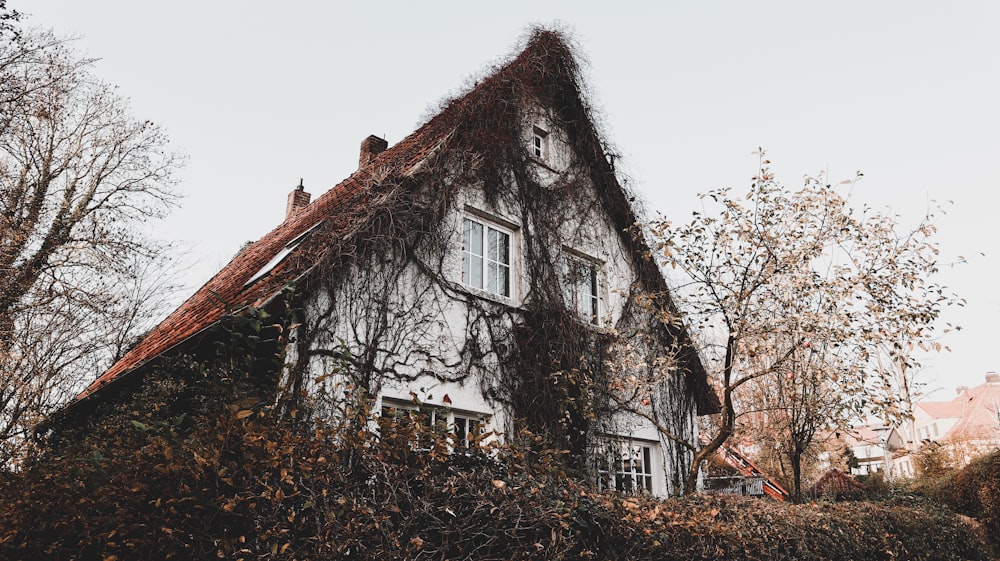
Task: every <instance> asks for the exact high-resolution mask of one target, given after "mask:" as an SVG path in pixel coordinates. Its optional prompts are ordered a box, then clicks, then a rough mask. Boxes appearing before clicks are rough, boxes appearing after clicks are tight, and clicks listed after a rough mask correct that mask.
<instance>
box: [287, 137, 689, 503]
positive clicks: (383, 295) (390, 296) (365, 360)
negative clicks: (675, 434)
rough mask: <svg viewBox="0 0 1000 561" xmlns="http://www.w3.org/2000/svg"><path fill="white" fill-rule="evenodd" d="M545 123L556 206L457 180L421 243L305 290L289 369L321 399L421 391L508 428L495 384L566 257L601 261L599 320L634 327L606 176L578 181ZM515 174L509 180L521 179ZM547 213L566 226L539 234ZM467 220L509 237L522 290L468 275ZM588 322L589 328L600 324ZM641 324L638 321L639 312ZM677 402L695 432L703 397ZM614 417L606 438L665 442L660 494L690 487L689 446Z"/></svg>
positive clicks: (424, 398)
mask: <svg viewBox="0 0 1000 561" xmlns="http://www.w3.org/2000/svg"><path fill="white" fill-rule="evenodd" d="M546 129H547V130H548V132H549V134H550V139H549V140H550V141H551V145H550V147H551V150H552V152H551V154H550V158H549V159H548V160H547V162H546V164H545V165H543V164H540V163H535V164H532V166H533V169H534V171H535V172H536V173H537V178H538V182H539V183H540V184H541V185H542V186H543V187H544V188H545V189H546V190H547V193H546V194H543V195H542V196H543V197H546V198H547V199H548V200H547V201H546V202H545V204H540V205H532V206H533V208H531V209H526V208H522V206H521V205H520V204H519V203H518V202H517V201H518V200H519V199H518V198H517V197H505V196H501V197H492V199H493V200H492V201H488V200H487V196H486V194H485V193H484V191H483V190H482V189H481V188H480V187H479V186H477V185H461V186H457V187H456V188H455V191H454V195H453V200H452V202H451V203H450V204H449V205H448V209H447V212H446V213H445V214H444V216H443V218H442V219H441V220H440V221H439V222H438V224H437V226H436V229H435V231H433V232H432V233H431V234H430V235H428V236H425V238H424V240H423V241H422V242H421V244H420V246H419V248H418V249H417V250H416V251H410V250H405V249H402V248H396V249H395V250H390V251H387V252H385V253H382V254H377V255H370V256H368V257H365V258H363V259H360V260H359V261H357V262H356V264H355V265H354V266H352V267H349V268H347V270H346V271H341V272H339V273H338V274H337V275H336V278H330V279H327V282H321V283H318V284H316V285H313V286H314V288H312V289H310V292H309V293H308V294H307V295H306V297H305V302H304V307H303V308H304V310H305V313H304V318H303V321H302V324H303V327H302V328H300V329H299V334H298V337H299V339H300V346H299V347H298V350H293V351H292V352H290V355H289V364H290V365H291V368H292V369H294V368H295V365H297V366H298V368H299V370H300V372H301V373H302V375H303V378H304V379H305V380H306V381H307V382H308V387H309V392H310V394H311V395H312V396H314V397H318V398H321V399H322V400H323V401H324V402H325V403H327V404H328V405H329V404H336V403H337V401H339V400H340V399H342V398H343V397H344V392H345V391H346V390H348V389H349V388H356V387H359V386H361V387H364V388H365V389H366V391H367V392H368V394H369V395H370V397H371V398H372V399H373V400H374V404H375V405H374V408H375V410H376V411H377V410H379V409H380V406H381V404H382V403H383V402H384V403H392V404H399V403H412V402H414V401H415V400H418V401H420V402H421V403H424V404H427V405H434V406H440V407H448V408H452V409H454V410H456V411H460V412H462V413H463V414H482V415H488V416H490V418H491V419H492V423H491V426H490V427H489V428H491V429H492V430H495V431H497V432H498V433H501V434H502V433H508V434H509V433H510V431H511V430H513V426H514V423H513V419H512V418H511V412H510V411H509V408H507V407H505V406H504V404H503V403H502V401H503V400H502V399H496V398H495V395H494V390H495V389H496V387H497V386H498V385H502V384H503V382H504V377H505V376H510V375H511V372H509V369H507V368H505V363H504V361H505V360H506V357H507V356H509V355H510V354H511V353H512V352H516V349H513V348H512V347H513V346H514V345H515V340H514V339H515V338H514V332H515V330H516V329H517V326H518V325H520V324H522V323H523V322H524V321H525V312H526V311H527V310H530V309H531V308H532V307H533V306H535V305H536V304H537V303H538V302H540V301H543V300H545V298H546V295H545V291H546V290H549V291H551V288H552V287H551V286H541V285H540V282H539V279H537V278H533V276H544V275H546V274H554V275H556V276H561V275H563V273H564V272H565V265H564V260H565V259H566V256H567V255H572V256H573V258H582V259H584V260H587V261H590V262H593V263H594V264H596V265H598V267H599V270H600V277H599V278H600V289H599V296H600V311H601V313H600V315H601V318H600V327H598V328H596V329H597V330H599V331H600V330H603V331H611V330H613V329H615V328H616V327H618V326H619V325H620V324H621V323H622V319H623V315H624V314H625V312H626V305H627V303H628V300H629V296H630V295H631V294H632V292H633V290H636V288H637V287H636V283H637V273H636V269H635V267H634V266H633V263H632V261H631V258H630V255H629V252H628V249H627V248H626V247H625V245H624V243H623V239H622V234H621V233H619V232H618V231H617V229H616V228H615V226H614V224H613V221H612V220H611V218H610V217H609V216H608V214H607V213H606V212H605V211H604V209H603V207H602V206H601V203H600V198H599V197H598V196H597V193H596V190H595V187H594V185H593V184H592V183H591V182H590V181H589V180H587V179H580V178H577V177H572V172H571V171H570V168H571V166H570V165H569V164H570V162H571V161H572V160H573V155H572V154H569V153H568V150H569V148H568V144H567V143H566V142H565V140H564V138H563V137H562V133H561V131H560V130H559V129H558V127H555V126H554V125H552V124H551V123H550V122H547V123H546ZM528 130H529V131H530V129H528ZM511 183H512V184H511V185H509V186H508V188H509V189H512V190H513V189H516V188H517V185H516V184H513V181H511ZM447 187H449V186H444V185H433V184H426V183H425V184H421V185H420V186H419V187H418V189H420V190H422V191H424V192H425V193H435V192H437V191H440V192H442V193H443V192H445V191H446V190H447ZM442 196H444V195H442ZM536 206H537V208H535V207H536ZM540 212H542V213H544V214H545V216H544V220H545V221H546V223H547V224H552V225H555V228H554V230H551V231H546V232H542V231H538V227H536V225H537V224H540V222H539V218H538V216H537V214H538V213H540ZM466 217H469V218H472V219H474V220H477V221H480V222H482V223H484V224H493V225H496V226H497V227H499V228H501V229H503V230H505V231H508V232H510V233H511V245H512V254H511V255H512V260H511V267H512V294H511V296H510V298H503V297H498V296H495V295H491V294H489V293H488V292H486V291H484V290H477V289H474V288H471V287H468V286H466V285H465V284H463V281H462V276H461V272H462V232H463V229H462V228H463V219H464V218H466ZM528 246H531V248H530V250H529V247H528ZM529 255H530V256H531V257H529ZM584 323H585V322H583V323H581V327H580V328H581V329H591V328H589V327H584ZM629 323H631V324H635V323H636V320H635V318H630V321H629ZM639 323H641V321H640V322H639ZM341 344H343V347H344V348H346V350H347V351H349V355H347V356H348V357H349V358H347V361H348V362H350V363H351V364H352V368H353V371H354V372H356V371H357V370H358V369H359V368H363V369H367V370H366V373H365V374H364V375H363V376H361V377H360V379H355V378H352V375H350V374H348V375H345V373H346V372H350V371H351V370H344V369H343V368H342V367H343V365H344V360H345V359H344V355H340V356H337V353H336V352H333V351H335V350H336V349H337V347H339V346H340V345H341ZM317 380H318V382H317ZM687 391H688V390H687V388H686V386H685V385H684V384H683V383H679V382H675V383H674V384H673V385H672V386H671V387H665V388H664V389H663V392H664V393H668V394H677V393H680V394H684V393H685V392H687ZM675 401H676V403H675V404H674V405H672V406H674V407H679V408H681V409H682V410H679V411H678V412H677V416H678V418H679V419H680V421H679V424H680V425H681V426H682V428H681V432H683V433H685V434H684V436H686V437H687V438H689V439H690V440H691V441H693V440H694V437H695V432H694V431H695V425H696V417H695V413H694V406H693V401H692V400H690V399H681V400H676V399H675ZM333 408H334V409H335V408H336V405H334V406H333ZM603 421H604V422H603V424H602V425H601V428H599V429H597V430H595V434H596V433H598V432H613V433H616V434H622V435H627V436H630V437H632V438H635V439H637V442H643V443H646V444H648V445H651V446H656V447H659V448H661V449H662V453H659V454H657V456H656V459H655V461H656V471H657V478H656V482H655V486H654V487H655V488H654V491H655V492H656V493H657V494H661V495H662V494H667V493H668V492H677V491H678V490H679V482H680V481H681V480H682V474H683V470H684V469H686V467H687V466H686V462H685V458H686V456H687V453H686V451H684V450H682V449H678V447H676V445H673V444H671V443H669V441H664V442H663V443H661V442H660V440H661V438H660V436H659V435H658V433H657V432H656V431H655V430H653V429H652V427H651V426H650V425H649V424H648V423H646V422H643V421H641V420H640V419H638V418H636V417H631V416H627V415H617V416H614V418H608V419H604V420H603Z"/></svg>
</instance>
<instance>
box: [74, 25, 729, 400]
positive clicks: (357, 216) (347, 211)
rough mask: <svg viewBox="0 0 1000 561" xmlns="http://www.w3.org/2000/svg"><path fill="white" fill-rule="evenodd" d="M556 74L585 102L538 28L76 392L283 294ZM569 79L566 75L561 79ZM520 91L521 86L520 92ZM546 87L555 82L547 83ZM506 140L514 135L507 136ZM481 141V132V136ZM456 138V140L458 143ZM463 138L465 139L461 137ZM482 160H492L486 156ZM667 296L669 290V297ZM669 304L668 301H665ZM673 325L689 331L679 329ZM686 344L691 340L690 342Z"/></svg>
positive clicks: (645, 271) (702, 395)
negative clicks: (474, 126)
mask: <svg viewBox="0 0 1000 561" xmlns="http://www.w3.org/2000/svg"><path fill="white" fill-rule="evenodd" d="M553 80H555V81H560V80H561V81H562V82H563V84H562V90H560V93H564V92H565V91H569V92H570V96H571V97H573V98H575V99H574V100H573V101H574V102H575V103H576V104H578V105H580V106H584V104H583V101H582V100H581V99H580V96H581V93H580V91H579V84H577V83H576V82H575V80H576V73H575V62H574V61H573V60H572V55H571V54H570V51H569V49H568V47H567V46H566V45H565V43H564V42H563V39H562V37H561V36H560V35H559V34H558V33H555V32H551V31H537V32H535V34H534V35H533V36H532V38H531V39H530V40H529V42H528V43H527V46H526V48H525V49H524V50H523V51H521V53H520V54H518V55H517V57H515V58H514V59H513V60H511V61H510V62H508V63H507V64H505V65H503V66H500V67H498V68H496V69H495V71H494V72H493V73H492V74H491V75H489V76H488V77H486V78H485V79H483V80H481V81H480V82H479V83H477V84H476V85H475V86H473V87H472V88H471V89H470V90H469V91H468V92H467V93H465V94H464V95H462V96H460V97H457V98H455V99H453V100H451V101H450V102H449V103H447V104H446V105H445V107H444V109H443V110H442V111H441V112H440V113H438V114H437V115H436V116H434V117H433V118H431V119H430V120H429V121H428V122H426V123H425V124H424V125H422V126H421V127H419V128H418V129H417V130H416V131H414V132H413V133H412V134H410V135H409V136H407V137H406V138H405V139H403V140H402V141H400V142H399V143H397V144H395V145H394V146H392V147H390V148H388V149H387V150H385V151H384V152H382V153H380V154H378V155H377V156H376V157H375V158H374V159H372V160H371V161H369V162H368V163H367V164H365V165H362V166H361V167H360V169H358V170H357V171H356V172H355V173H354V174H352V175H351V176H350V177H348V178H347V179H346V180H344V181H343V182H341V183H340V184H338V185H336V186H335V187H333V188H332V189H330V190H329V191H327V192H326V193H324V194H323V195H322V196H320V197H318V198H317V199H316V200H315V201H313V202H312V203H311V204H309V205H307V206H305V207H304V208H302V209H301V210H299V212H298V213H297V214H295V215H294V216H292V217H291V218H289V219H287V220H286V221H285V222H284V223H283V224H281V225H279V226H278V227H277V228H275V229H274V230H272V231H271V232H270V233H268V234H267V235H265V236H264V237H263V238H261V239H260V240H258V241H257V242H255V243H253V244H251V245H250V246H248V247H247V248H245V249H244V250H243V251H241V252H240V253H239V254H238V255H237V256H236V257H234V258H233V259H232V261H230V262H229V264H228V265H226V266H225V267H224V268H223V269H222V270H221V271H220V272H219V273H218V274H216V275H215V276H214V277H212V279H211V280H209V281H208V282H207V283H205V285H204V286H202V287H201V288H200V289H199V290H198V291H197V292H195V294H194V295H193V296H191V297H190V298H188V300H187V301H185V302H184V303H183V304H181V306H180V307H179V308H177V310H175V311H174V312H173V313H172V314H170V315H169V316H168V317H167V318H166V319H165V320H164V321H163V322H162V323H160V324H159V325H158V326H157V327H156V328H154V329H153V330H152V331H151V332H150V333H149V334H148V335H147V336H146V337H145V338H144V339H143V340H142V341H141V342H140V343H139V344H137V345H136V346H135V347H134V348H133V349H131V350H130V351H129V352H128V353H127V354H126V355H125V356H124V357H122V358H121V359H120V360H119V361H118V362H117V363H115V364H114V365H113V366H112V367H111V368H110V369H109V370H107V371H106V372H105V373H104V374H102V375H101V376H100V377H99V378H98V379H97V380H95V381H94V382H93V383H92V384H91V385H90V386H89V387H88V388H87V389H86V390H85V391H84V392H82V393H81V394H80V396H78V398H77V399H78V400H79V399H82V398H85V397H88V396H91V395H93V394H94V393H95V392H97V391H98V390H100V389H101V388H103V387H104V386H106V385H108V384H109V383H111V382H113V381H115V380H117V379H120V378H121V377H123V376H124V375H125V374H127V373H128V372H132V371H135V370H136V369H138V368H140V367H142V366H143V365H144V364H146V363H147V362H148V361H150V360H152V359H153V358H155V357H157V356H159V355H161V354H163V353H165V352H167V351H169V350H170V349H172V348H174V347H176V346H178V345H179V344H181V343H183V342H184V341H187V340H188V339H190V338H191V337H192V336H194V335H196V334H197V333H199V332H201V331H203V330H205V329H206V328H208V327H210V326H212V325H213V324H215V323H216V322H217V321H218V320H219V319H220V318H222V317H223V316H224V315H225V314H227V313H232V312H234V311H237V310H240V309H242V308H245V307H248V306H255V307H256V306H262V305H263V304H264V303H266V302H268V301H269V300H270V299H272V298H274V297H275V296H276V295H277V294H279V293H280V292H281V291H282V290H283V289H284V287H286V286H287V285H288V283H290V282H292V281H295V280H297V279H300V278H302V277H303V276H305V275H307V274H308V272H309V271H310V270H311V269H312V268H313V267H315V266H317V264H318V263H319V261H320V259H321V258H322V257H323V256H324V252H325V251H329V250H328V249H327V248H326V244H324V243H321V241H322V240H327V241H328V240H332V239H348V238H350V236H351V234H352V233H353V232H356V231H358V230H359V229H360V228H361V227H362V226H363V225H364V223H365V221H366V220H370V219H371V212H370V209H371V207H372V206H373V205H376V204H378V203H379V202H380V201H384V200H387V199H389V198H391V195H393V194H394V193H395V192H396V191H398V190H399V189H403V188H405V187H404V186H405V185H407V182H408V181H409V182H410V183H412V182H413V180H415V178H417V177H418V176H420V174H421V173H423V171H424V170H426V169H427V168H428V167H430V164H431V163H432V160H434V159H435V158H437V157H438V154H439V153H440V152H444V151H447V149H448V147H449V144H451V143H452V140H453V139H454V138H455V137H456V136H462V135H464V136H465V137H466V138H468V137H477V136H478V135H481V134H482V130H481V129H480V130H470V129H469V127H467V126H465V124H466V123H468V122H469V121H472V120H474V119H475V118H476V117H477V116H478V115H479V114H481V113H482V111H483V108H484V107H486V106H487V105H488V104H496V103H497V100H498V99H499V100H500V103H501V104H503V103H506V101H508V99H507V98H505V97H504V96H508V97H509V96H510V95H511V92H516V91H517V90H516V88H513V87H512V86H511V84H512V83H514V82H517V83H518V84H529V85H530V88H533V89H534V90H535V91H532V92H529V93H530V94H531V95H537V96H539V97H543V98H544V97H545V95H547V94H546V92H547V91H548V90H546V88H547V87H550V86H547V85H546V84H550V83H551V82H552V81H553ZM566 82H569V83H568V84H566ZM522 93H523V92H522ZM549 93H551V92H549ZM582 121H583V122H579V123H576V124H575V126H577V127H578V130H577V131H576V132H577V134H580V135H583V136H585V137H587V138H590V139H591V141H590V142H589V143H587V146H589V147H590V148H589V149H590V150H592V151H593V153H592V154H583V155H582V156H583V157H589V158H590V159H591V160H592V161H593V166H592V169H591V170H590V174H591V176H592V177H594V178H595V179H598V180H599V181H596V182H597V183H599V184H600V185H603V187H599V189H603V192H602V195H603V196H604V197H605V201H606V203H609V204H611V205H613V206H614V207H615V208H617V209H619V212H618V213H617V215H616V219H615V220H616V226H617V227H618V228H620V229H621V231H622V232H623V233H622V235H623V237H624V238H625V239H626V244H627V245H628V246H629V247H630V248H631V249H632V253H633V257H635V258H636V263H637V265H638V266H639V268H640V269H641V273H642V275H643V277H644V278H646V279H647V280H648V282H650V283H652V286H651V289H652V290H656V291H660V292H662V293H663V294H667V293H668V290H667V285H666V282H665V280H664V279H663V276H662V275H661V274H660V272H659V270H658V269H657V268H656V265H655V264H654V263H652V261H651V260H650V259H648V258H645V257H644V255H645V254H646V253H647V252H648V248H645V246H641V245H637V244H642V243H643V242H641V241H637V239H636V237H634V236H631V235H628V234H626V233H624V232H625V230H626V229H627V228H629V227H630V226H632V225H633V224H634V223H635V221H636V216H635V214H634V212H633V211H632V208H631V205H630V204H629V199H628V195H627V194H626V193H625V191H624V190H623V189H622V187H621V185H620V184H619V183H618V181H617V179H616V178H615V173H614V169H613V168H612V167H611V165H610V164H609V162H608V160H607V157H606V155H605V154H604V150H603V145H602V144H601V142H600V139H599V135H598V134H597V131H596V130H595V129H594V126H593V123H592V122H590V121H589V119H582ZM506 140H511V139H509V138H508V139H506ZM480 142H485V140H483V141H480ZM455 144H459V143H457V142H456V143H455ZM458 147H459V148H461V145H459V146H458ZM484 165H490V163H489V162H486V163H485V164H484ZM668 298H669V297H668ZM668 304H670V305H671V307H672V304H671V303H669V302H668ZM679 335H680V336H681V337H682V338H683V339H685V340H686V333H685V332H684V331H683V329H681V330H680V332H679ZM686 348H688V349H691V346H690V345H687V347H686ZM684 360H685V361H686V364H685V366H686V367H687V369H688V371H689V372H691V373H692V378H693V381H694V384H695V385H694V388H695V392H696V396H697V397H698V399H699V409H700V410H702V411H711V410H712V409H713V407H717V403H716V401H715V399H714V393H712V392H711V390H710V389H709V388H708V385H707V381H706V374H705V370H704V368H703V366H702V364H701V361H700V358H699V357H698V356H697V353H696V352H694V351H693V350H689V352H687V353H686V356H685V358H684Z"/></svg>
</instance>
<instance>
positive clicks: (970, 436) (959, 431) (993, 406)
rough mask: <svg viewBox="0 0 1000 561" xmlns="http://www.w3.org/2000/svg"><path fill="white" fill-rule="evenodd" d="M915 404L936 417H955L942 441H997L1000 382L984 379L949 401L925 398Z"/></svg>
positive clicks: (999, 437)
mask: <svg viewBox="0 0 1000 561" xmlns="http://www.w3.org/2000/svg"><path fill="white" fill-rule="evenodd" d="M916 406H917V407H920V408H921V409H923V410H924V411H925V412H926V413H927V414H928V415H930V416H931V417H932V418H935V419H958V421H957V422H956V423H955V424H954V425H953V426H952V427H951V429H949V430H948V432H947V433H945V434H944V435H943V436H942V437H941V440H942V441H945V442H947V441H961V440H975V439H997V440H1000V416H998V415H1000V382H997V381H987V382H986V383H985V384H980V385H978V386H976V387H974V388H972V389H967V390H965V391H963V392H962V393H961V394H959V395H957V396H955V398H954V399H952V400H951V401H926V402H920V403H917V404H916Z"/></svg>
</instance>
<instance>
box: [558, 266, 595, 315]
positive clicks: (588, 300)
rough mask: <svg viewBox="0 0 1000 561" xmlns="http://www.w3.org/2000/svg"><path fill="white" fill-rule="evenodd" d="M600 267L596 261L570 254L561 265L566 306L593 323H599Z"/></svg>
mask: <svg viewBox="0 0 1000 561" xmlns="http://www.w3.org/2000/svg"><path fill="white" fill-rule="evenodd" d="M599 288H600V267H599V266H598V265H597V263H594V262H593V261H589V260H586V259H581V258H579V257H574V256H571V255H567V256H566V260H565V264H564V266H563V291H564V293H565V298H566V306H567V307H568V308H569V309H571V310H575V311H576V312H577V313H578V314H580V317H581V318H582V319H583V320H584V321H586V322H588V323H591V324H593V325H599V324H600V318H601V310H600V303H601V299H600V290H599Z"/></svg>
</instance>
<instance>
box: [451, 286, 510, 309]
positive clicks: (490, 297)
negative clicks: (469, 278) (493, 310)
mask: <svg viewBox="0 0 1000 561" xmlns="http://www.w3.org/2000/svg"><path fill="white" fill-rule="evenodd" d="M455 287H456V288H457V289H458V290H460V291H462V292H464V293H466V294H468V295H469V296H472V297H474V298H477V299H479V300H487V301H489V302H493V303H494V304H500V305H503V306H505V307H507V308H511V309H514V310H523V309H524V308H523V307H522V306H521V303H519V302H515V301H514V299H513V298H511V297H509V296H500V295H499V294H494V293H492V292H490V291H488V290H483V289H481V288H476V287H474V286H469V285H466V284H462V283H456V284H455Z"/></svg>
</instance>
